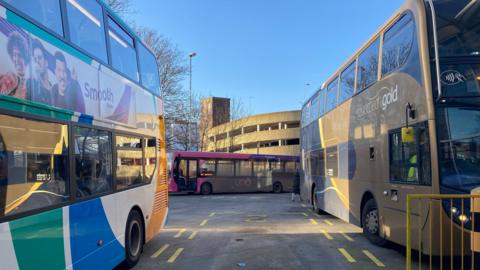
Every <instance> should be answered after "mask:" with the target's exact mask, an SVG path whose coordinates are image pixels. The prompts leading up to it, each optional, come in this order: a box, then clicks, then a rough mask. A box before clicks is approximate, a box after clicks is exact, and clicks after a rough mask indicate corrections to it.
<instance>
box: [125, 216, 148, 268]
mask: <svg viewBox="0 0 480 270" xmlns="http://www.w3.org/2000/svg"><path fill="white" fill-rule="evenodd" d="M144 234H145V232H144V231H143V226H142V216H141V215H140V213H139V212H138V211H136V210H133V211H130V214H129V215H128V220H127V228H126V231H125V255H126V256H125V257H126V259H125V266H126V268H127V269H129V268H132V267H134V266H135V265H136V264H137V263H138V261H139V260H140V255H141V254H142V249H143V242H144Z"/></svg>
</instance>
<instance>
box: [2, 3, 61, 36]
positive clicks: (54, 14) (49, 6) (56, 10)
mask: <svg viewBox="0 0 480 270" xmlns="http://www.w3.org/2000/svg"><path fill="white" fill-rule="evenodd" d="M5 1H6V2H7V3H8V4H10V5H12V6H13V7H14V8H16V9H18V10H20V11H21V12H23V13H25V14H26V15H28V16H30V17H32V18H33V19H34V20H36V21H37V22H39V23H40V24H42V25H43V26H45V27H47V28H48V29H50V30H52V31H54V32H55V33H57V34H59V35H61V36H63V27H62V15H61V11H60V1H59V0H5Z"/></svg>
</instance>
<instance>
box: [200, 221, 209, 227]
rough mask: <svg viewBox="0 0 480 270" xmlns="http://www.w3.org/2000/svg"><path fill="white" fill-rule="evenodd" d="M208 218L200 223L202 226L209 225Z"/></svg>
mask: <svg viewBox="0 0 480 270" xmlns="http://www.w3.org/2000/svg"><path fill="white" fill-rule="evenodd" d="M207 222H208V219H204V220H203V221H202V223H200V226H205V225H207Z"/></svg>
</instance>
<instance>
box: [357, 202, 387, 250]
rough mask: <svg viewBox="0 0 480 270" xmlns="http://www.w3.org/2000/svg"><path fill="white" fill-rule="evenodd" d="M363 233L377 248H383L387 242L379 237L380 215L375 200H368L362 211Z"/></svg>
mask: <svg viewBox="0 0 480 270" xmlns="http://www.w3.org/2000/svg"><path fill="white" fill-rule="evenodd" d="M362 220H363V224H362V225H363V233H364V234H365V236H366V237H367V239H368V240H369V241H370V242H371V243H373V244H375V245H378V246H385V245H386V244H387V240H386V239H385V238H382V237H381V236H380V215H379V214H378V207H377V203H375V200H373V199H370V200H368V201H367V203H365V206H364V207H363V210H362Z"/></svg>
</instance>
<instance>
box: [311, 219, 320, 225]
mask: <svg viewBox="0 0 480 270" xmlns="http://www.w3.org/2000/svg"><path fill="white" fill-rule="evenodd" d="M310 223H312V224H313V225H317V224H318V222H317V221H316V220H315V219H313V218H311V219H310Z"/></svg>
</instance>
